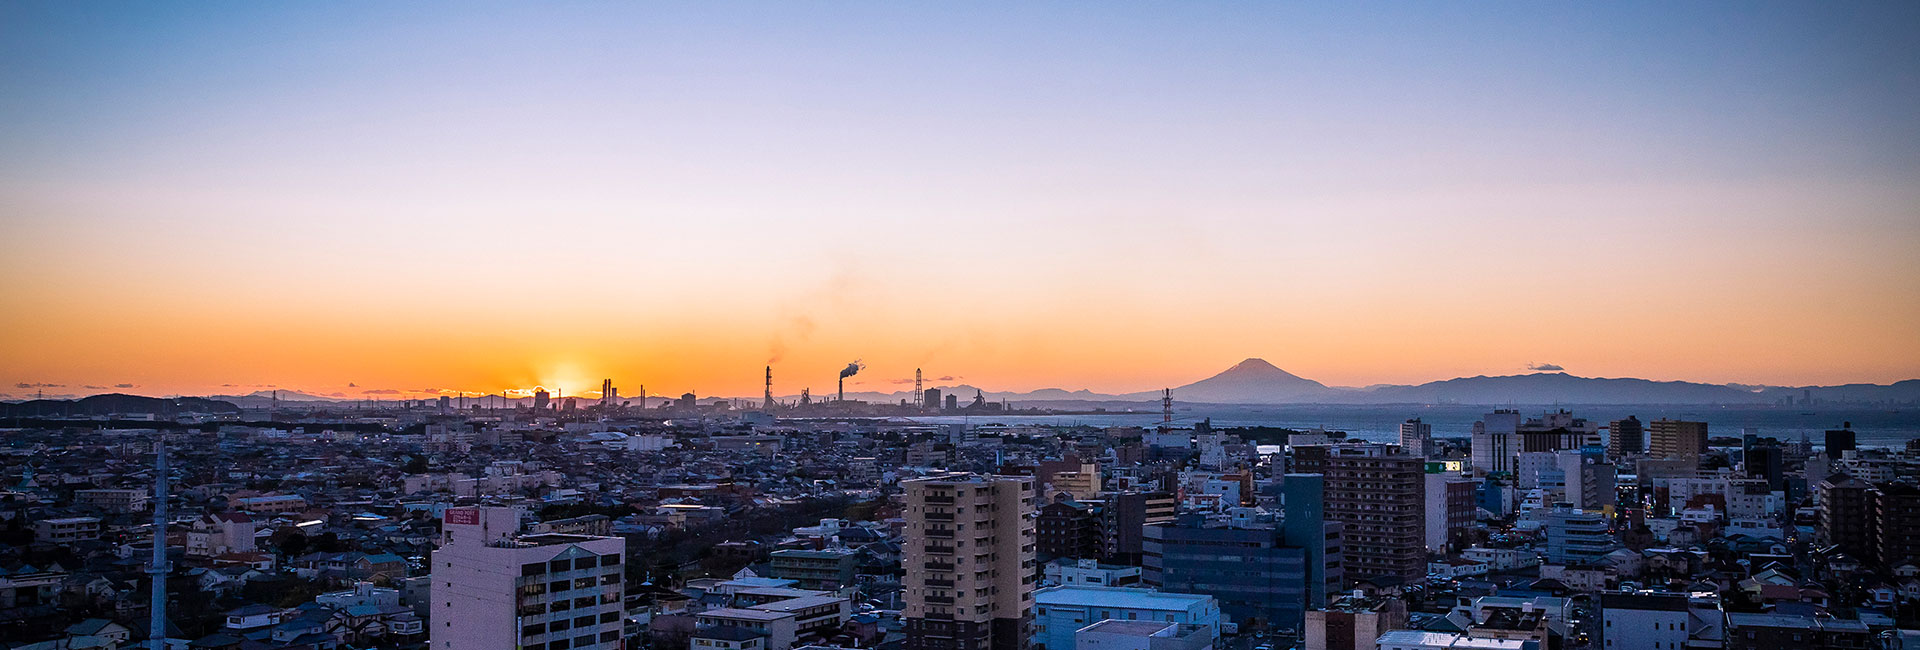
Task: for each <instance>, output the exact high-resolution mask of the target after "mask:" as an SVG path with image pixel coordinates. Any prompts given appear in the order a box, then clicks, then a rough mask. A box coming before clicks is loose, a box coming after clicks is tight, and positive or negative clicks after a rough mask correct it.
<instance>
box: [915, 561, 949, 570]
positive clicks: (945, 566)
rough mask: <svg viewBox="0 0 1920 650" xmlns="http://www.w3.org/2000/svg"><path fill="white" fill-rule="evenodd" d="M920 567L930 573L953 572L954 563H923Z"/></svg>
mask: <svg viewBox="0 0 1920 650" xmlns="http://www.w3.org/2000/svg"><path fill="white" fill-rule="evenodd" d="M920 567H921V568H923V569H926V570H928V571H952V570H953V563H952V562H922V563H920Z"/></svg>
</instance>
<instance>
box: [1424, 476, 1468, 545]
mask: <svg viewBox="0 0 1920 650" xmlns="http://www.w3.org/2000/svg"><path fill="white" fill-rule="evenodd" d="M1445 467H1446V465H1444V464H1442V463H1427V464H1426V476H1425V477H1424V480H1425V481H1426V484H1427V487H1426V494H1425V497H1424V498H1425V499H1426V508H1425V509H1426V543H1427V549H1428V550H1430V551H1434V552H1437V553H1444V552H1446V550H1447V549H1448V548H1449V547H1451V546H1452V543H1453V541H1454V539H1455V538H1456V537H1458V536H1460V535H1464V534H1465V533H1466V531H1468V530H1470V529H1472V528H1473V518H1474V515H1475V514H1477V513H1478V512H1479V510H1480V508H1479V505H1478V504H1476V503H1474V487H1475V486H1476V485H1477V483H1476V482H1475V481H1474V480H1473V479H1471V478H1467V477H1465V476H1462V475H1461V474H1460V473H1459V472H1449V471H1446V470H1445Z"/></svg>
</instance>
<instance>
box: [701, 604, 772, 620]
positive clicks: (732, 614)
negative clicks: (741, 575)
mask: <svg viewBox="0 0 1920 650" xmlns="http://www.w3.org/2000/svg"><path fill="white" fill-rule="evenodd" d="M708 617H712V618H730V619H735V620H741V621H777V620H780V619H783V618H792V617H793V612H773V611H767V610H764V609H737V608H733V607H723V608H720V609H709V610H707V611H704V612H700V618H708Z"/></svg>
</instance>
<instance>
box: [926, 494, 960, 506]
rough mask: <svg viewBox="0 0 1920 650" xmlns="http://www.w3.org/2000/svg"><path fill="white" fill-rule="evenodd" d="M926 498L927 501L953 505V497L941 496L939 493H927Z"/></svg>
mask: <svg viewBox="0 0 1920 650" xmlns="http://www.w3.org/2000/svg"><path fill="white" fill-rule="evenodd" d="M926 500H927V503H938V504H944V505H953V497H943V496H940V495H937V494H929V495H927V496H926Z"/></svg>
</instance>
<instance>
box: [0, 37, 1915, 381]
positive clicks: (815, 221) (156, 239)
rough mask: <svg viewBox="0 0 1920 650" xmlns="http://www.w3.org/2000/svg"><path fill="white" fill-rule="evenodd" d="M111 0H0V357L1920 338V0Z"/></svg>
mask: <svg viewBox="0 0 1920 650" xmlns="http://www.w3.org/2000/svg"><path fill="white" fill-rule="evenodd" d="M989 4H991V3H989ZM125 9H126V10H125V11H115V12H102V11H97V10H94V9H91V8H88V7H85V6H83V5H77V4H71V3H65V4H63V3H23V4H22V3H16V4H12V5H4V6H0V22H4V23H6V24H8V25H10V26H12V25H20V26H22V27H21V28H19V29H10V30H4V32H5V33H4V34H0V39H4V40H5V43H4V45H5V47H0V88H5V89H6V93H5V96H6V99H5V101H0V124H6V125H7V127H6V128H0V394H4V396H5V398H7V399H18V398H22V397H30V396H32V395H34V394H37V393H40V392H45V393H46V394H49V395H69V394H88V393H98V392H110V391H126V392H134V393H141V394H149V395H169V394H194V395H206V394H222V393H235V392H239V393H244V392H252V391H254V390H261V389H265V388H267V387H269V386H272V387H278V388H283V389H291V390H299V391H303V392H308V393H314V394H319V395H327V396H339V397H347V398H395V397H401V396H407V397H421V396H428V395H435V394H441V393H440V391H448V390H451V391H465V392H469V393H498V392H500V391H503V390H527V389H531V388H532V387H534V386H547V387H552V388H554V389H556V392H558V391H564V392H565V394H567V395H582V396H585V395H590V394H592V392H593V391H598V390H599V388H600V380H601V379H602V378H608V377H610V378H612V379H614V380H615V383H616V385H617V386H619V387H620V388H621V390H622V393H623V394H625V393H629V392H632V393H637V392H638V390H639V388H640V387H641V386H643V385H644V386H645V387H646V389H647V391H648V392H649V393H650V394H652V395H679V394H682V393H685V392H695V393H697V394H699V395H702V396H709V395H711V396H746V397H756V396H758V395H760V392H761V383H760V382H761V369H762V368H763V367H764V366H766V365H768V364H769V363H771V364H772V365H773V366H774V383H775V389H776V393H778V394H781V395H793V394H796V393H798V392H799V390H800V389H801V388H803V387H806V388H811V389H813V391H814V392H815V393H816V394H822V395H824V394H825V393H826V392H829V391H831V390H832V389H833V387H834V379H835V376H836V372H837V370H838V369H839V368H842V367H844V366H845V364H846V363H847V362H849V361H853V360H855V359H862V360H864V361H865V363H866V364H867V366H868V369H867V370H865V371H863V372H861V373H860V374H859V375H857V376H855V377H854V378H852V379H850V380H849V382H848V384H847V389H848V390H850V391H852V390H861V391H867V390H886V391H891V390H897V389H899V388H900V387H901V386H903V385H904V384H901V383H897V382H902V381H910V380H911V378H912V376H913V371H914V369H915V368H922V369H924V370H925V371H926V373H927V375H928V376H929V377H955V378H957V379H954V380H951V381H935V382H933V383H934V384H935V385H948V384H958V383H965V384H970V385H975V386H979V387H982V388H985V389H988V390H998V391H1025V390H1032V389H1040V388H1064V389H1070V390H1071V389H1081V388H1086V389H1091V390H1094V391H1098V392H1103V393H1125V392H1134V391H1150V390H1155V389H1158V388H1161V387H1165V386H1179V385H1181V384H1184V383H1188V382H1191V381H1195V380H1198V379H1202V378H1205V377H1207V376H1210V375H1212V374H1214V373H1217V372H1219V371H1221V370H1224V369H1225V368H1227V367H1229V366H1231V365H1232V364H1234V363H1236V362H1238V361H1240V360H1241V359H1244V358H1247V357H1260V358H1264V359H1266V360H1268V361H1270V362H1272V363H1273V364H1274V365H1276V366H1279V367H1281V368H1283V369H1285V370H1287V371H1289V372H1292V373H1294V374H1297V375H1300V376H1302V377H1306V378H1309V379H1314V380H1318V381H1321V382H1323V383H1326V384H1328V385H1335V386H1365V385H1370V384H1377V383H1394V384H1414V383H1421V382H1427V381H1434V380H1441V379H1448V378H1452V377H1457V376H1473V375H1481V374H1487V375H1506V374H1518V373H1523V372H1526V371H1527V367H1528V365H1529V364H1554V365H1558V366H1563V367H1565V368H1566V370H1567V372H1569V373H1572V374H1576V375H1581V376H1590V377H1593V376H1598V377H1641V378H1647V379H1656V380H1687V381H1698V382H1707V383H1727V382H1738V383H1750V384H1769V385H1788V386H1796V385H1822V384H1839V383H1850V382H1874V383H1888V382H1893V381H1899V380H1904V379H1912V378H1916V377H1920V254H1916V251H1920V207H1916V206H1920V147H1916V139H1915V137H1914V136H1915V134H1920V110H1914V108H1915V107H1920V83H1916V78H1915V76H1914V75H1913V74H1911V72H1910V71H1911V69H1912V61H1914V60H1916V59H1920V40H1917V39H1913V38H1911V34H1910V33H1909V32H1911V29H1910V26H1911V25H1912V24H1913V20H1912V19H1913V17H1914V15H1915V14H1916V13H1920V10H1916V9H1915V8H1914V7H1913V6H1910V5H1901V4H1892V3H1889V4H1886V5H1873V6H1867V7H1855V8H1849V9H1848V10H1846V11H1832V10H1830V9H1829V8H1825V7H1821V6H1818V5H1811V4H1809V5H1792V6H1786V7H1780V8H1776V9H1770V10H1768V11H1754V12H1727V11H1724V10H1723V9H1722V8H1718V7H1684V8H1675V9H1674V10H1671V11H1662V12H1660V15H1659V16H1658V17H1657V19H1649V16H1647V15H1644V10H1643V9H1641V10H1636V8H1634V7H1628V6H1616V5H1595V6H1585V5H1577V6H1560V5H1552V6H1530V7H1504V6H1503V7H1487V6H1479V5H1455V4H1432V5H1425V4H1407V5H1393V6H1382V7H1365V8H1359V9H1356V8H1353V7H1347V6H1342V5H1313V4H1304V5H1289V4H1278V5H1235V4H1225V5H1200V6H1192V5H1178V6H1176V5H1141V6H1137V7H1126V8H1117V7H1105V6H1101V7H1092V6H1077V5H1029V4H1019V5H1001V6H979V7H976V6H968V7H966V8H964V9H960V8H943V7H927V6H908V5H901V6H892V5H882V6H867V5H848V6H835V7H820V6H797V7H796V6H787V5H774V4H769V5H760V4H754V3H747V4H746V5H731V4H715V5H708V4H686V5H646V4H637V5H557V6H555V5H517V6H507V7H498V8H494V9H493V10H489V11H485V12H463V11H459V10H457V8H453V7H449V8H447V9H446V10H444V11H441V10H430V9H423V8H420V7H417V6H411V5H391V6H388V5H382V6H366V7H358V8H355V9H354V10H352V11H337V12H336V11H317V10H315V8H313V7H307V6H302V5H296V4H265V5H257V6H247V7H244V8H241V7H224V6H223V7H217V8H215V7H206V6H200V5H190V4H151V5H141V6H137V7H126V8H125ZM983 35H990V38H988V37H987V36H983ZM1863 43H1864V44H1871V45H1872V46H1871V47H1869V46H1865V45H1859V44H1863ZM1334 53H1337V55H1333V54H1334ZM1596 71H1605V72H1606V73H1605V74H1596ZM123 385H124V386H127V387H125V388H122V387H121V386H123Z"/></svg>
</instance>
